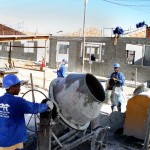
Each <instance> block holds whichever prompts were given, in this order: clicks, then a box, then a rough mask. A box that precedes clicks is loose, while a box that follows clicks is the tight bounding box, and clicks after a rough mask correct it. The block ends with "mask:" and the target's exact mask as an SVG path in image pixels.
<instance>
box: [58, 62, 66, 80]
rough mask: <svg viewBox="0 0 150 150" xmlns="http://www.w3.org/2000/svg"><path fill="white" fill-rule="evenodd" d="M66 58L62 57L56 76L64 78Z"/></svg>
mask: <svg viewBox="0 0 150 150" xmlns="http://www.w3.org/2000/svg"><path fill="white" fill-rule="evenodd" d="M66 64H67V60H66V59H63V60H62V62H61V64H60V66H59V67H58V70H57V77H61V78H65V77H66V71H67V67H66Z"/></svg>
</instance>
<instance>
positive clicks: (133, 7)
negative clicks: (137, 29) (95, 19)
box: [103, 0, 150, 13]
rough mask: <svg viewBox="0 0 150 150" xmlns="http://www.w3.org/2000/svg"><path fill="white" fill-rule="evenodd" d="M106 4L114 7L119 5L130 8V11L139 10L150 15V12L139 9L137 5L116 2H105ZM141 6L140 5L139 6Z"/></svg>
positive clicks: (108, 0)
mask: <svg viewBox="0 0 150 150" xmlns="http://www.w3.org/2000/svg"><path fill="white" fill-rule="evenodd" d="M103 1H105V2H108V3H111V4H114V5H119V6H123V7H128V8H130V9H135V10H138V11H142V12H145V13H150V11H147V10H145V9H144V10H143V9H141V7H138V8H137V5H130V4H123V3H117V2H114V1H110V0H103ZM139 6H140V5H139ZM146 7H150V6H148V5H147V6H146Z"/></svg>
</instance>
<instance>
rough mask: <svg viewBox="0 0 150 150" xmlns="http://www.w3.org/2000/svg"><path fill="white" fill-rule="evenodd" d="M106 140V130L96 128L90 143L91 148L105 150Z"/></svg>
mask: <svg viewBox="0 0 150 150" xmlns="http://www.w3.org/2000/svg"><path fill="white" fill-rule="evenodd" d="M107 138H108V133H107V129H106V128H98V129H97V130H96V131H94V135H93V138H92V141H91V144H92V147H93V148H94V149H95V150H106V149H107Z"/></svg>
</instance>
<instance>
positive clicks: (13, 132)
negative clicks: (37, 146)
mask: <svg viewBox="0 0 150 150" xmlns="http://www.w3.org/2000/svg"><path fill="white" fill-rule="evenodd" d="M47 109H48V105H47V104H38V103H33V102H29V101H26V100H25V99H23V98H22V97H16V96H14V95H11V94H8V93H5V94H4V95H3V96H1V97H0V147H9V146H12V145H15V144H17V143H21V142H25V141H26V140H27V129H26V124H25V118H24V114H37V113H42V112H44V111H46V110H47Z"/></svg>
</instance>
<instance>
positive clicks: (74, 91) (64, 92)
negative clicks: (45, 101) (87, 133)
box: [50, 74, 105, 130]
mask: <svg viewBox="0 0 150 150" xmlns="http://www.w3.org/2000/svg"><path fill="white" fill-rule="evenodd" d="M50 97H51V99H52V100H53V101H54V103H55V104H56V106H57V111H58V115H59V116H60V117H61V119H62V120H63V121H64V122H65V123H67V124H68V125H69V126H71V127H72V128H75V129H78V130H84V129H86V128H87V127H88V126H89V124H90V121H91V120H93V119H95V118H96V117H98V115H99V113H100V108H101V102H103V101H104V100H105V92H104V89H103V86H102V85H101V83H100V82H99V80H98V79H97V78H96V77H95V76H93V75H92V74H69V75H68V76H67V77H66V78H57V79H54V80H53V81H52V82H51V84H50Z"/></svg>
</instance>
